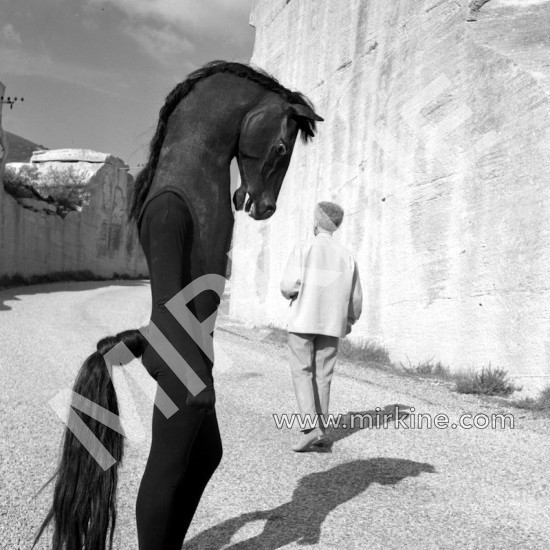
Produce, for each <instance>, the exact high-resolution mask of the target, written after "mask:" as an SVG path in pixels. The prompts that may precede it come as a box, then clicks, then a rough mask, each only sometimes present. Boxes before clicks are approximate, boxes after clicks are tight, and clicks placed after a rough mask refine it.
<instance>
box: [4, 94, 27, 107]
mask: <svg viewBox="0 0 550 550" xmlns="http://www.w3.org/2000/svg"><path fill="white" fill-rule="evenodd" d="M16 101H25V98H24V97H22V98H20V99H18V98H17V97H14V98H11V97H9V96H8V97H7V98H6V99H4V96H1V97H0V103H2V104H7V105H9V106H10V109H13V104H14V103H15V102H16Z"/></svg>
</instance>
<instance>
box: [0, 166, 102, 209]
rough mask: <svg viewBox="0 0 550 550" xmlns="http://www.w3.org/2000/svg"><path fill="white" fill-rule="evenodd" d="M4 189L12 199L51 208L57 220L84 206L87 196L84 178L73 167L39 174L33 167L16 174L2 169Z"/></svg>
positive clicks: (87, 188) (87, 189) (7, 167)
mask: <svg viewBox="0 0 550 550" xmlns="http://www.w3.org/2000/svg"><path fill="white" fill-rule="evenodd" d="M4 189H5V190H6V192H8V193H9V194H10V195H12V196H13V197H15V198H19V199H21V198H29V199H39V200H44V201H46V202H48V203H50V204H55V205H56V206H57V213H58V214H60V215H61V216H64V215H65V214H67V213H68V212H69V211H72V210H78V209H80V208H81V207H82V206H84V205H85V204H88V203H89V200H90V196H91V190H90V186H89V183H88V175H87V174H86V173H84V172H82V171H79V170H77V169H76V168H75V167H74V166H70V167H69V168H67V169H62V170H58V169H55V168H53V167H50V168H49V169H48V170H47V171H46V172H45V173H42V174H41V173H40V171H39V170H38V169H37V168H36V167H35V166H22V167H21V169H20V170H19V171H16V170H15V169H13V168H11V167H10V166H6V170H5V174H4ZM44 195H47V196H44Z"/></svg>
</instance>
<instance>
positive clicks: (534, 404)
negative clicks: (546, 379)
mask: <svg viewBox="0 0 550 550" xmlns="http://www.w3.org/2000/svg"><path fill="white" fill-rule="evenodd" d="M512 405H513V406H514V407H518V408H519V409H528V410H530V411H544V412H549V413H550V386H548V387H547V388H545V389H544V390H542V392H541V394H540V395H539V396H538V397H537V398H536V399H534V398H533V397H525V398H524V399H519V400H517V401H513V402H512Z"/></svg>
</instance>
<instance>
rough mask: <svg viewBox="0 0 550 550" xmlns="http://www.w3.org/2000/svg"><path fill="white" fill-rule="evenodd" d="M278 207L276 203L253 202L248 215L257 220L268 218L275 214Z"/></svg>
mask: <svg viewBox="0 0 550 550" xmlns="http://www.w3.org/2000/svg"><path fill="white" fill-rule="evenodd" d="M276 209H277V207H276V206H275V205H274V204H264V203H260V204H259V205H257V204H256V203H255V202H253V203H252V206H251V208H250V212H249V213H248V215H249V216H250V217H251V218H253V219H255V220H267V219H268V218H271V216H273V214H274V213H275V210H276Z"/></svg>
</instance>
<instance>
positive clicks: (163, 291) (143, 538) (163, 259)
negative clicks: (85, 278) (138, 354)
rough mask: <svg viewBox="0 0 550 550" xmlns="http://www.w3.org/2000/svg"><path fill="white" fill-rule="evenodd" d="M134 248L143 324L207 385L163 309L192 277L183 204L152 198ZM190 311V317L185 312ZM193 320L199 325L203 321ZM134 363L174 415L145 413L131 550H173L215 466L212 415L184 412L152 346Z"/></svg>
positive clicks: (206, 368)
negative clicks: (145, 302) (147, 422)
mask: <svg viewBox="0 0 550 550" xmlns="http://www.w3.org/2000/svg"><path fill="white" fill-rule="evenodd" d="M139 240H140V243H141V246H142V248H143V251H144V253H145V257H146V259H147V264H148V267H149V274H150V278H151V291H152V314H151V321H152V322H154V323H155V325H156V326H157V327H158V328H159V329H160V330H161V332H162V333H163V334H164V335H165V336H166V338H167V339H168V340H169V342H170V343H171V344H172V345H173V346H174V347H175V348H176V349H177V351H178V352H179V353H180V354H181V355H182V356H183V357H184V358H185V360H186V361H187V363H188V364H189V365H190V366H191V367H192V368H193V370H194V371H195V372H196V373H197V374H198V375H199V376H200V378H201V379H202V380H203V381H204V382H205V383H206V384H208V383H210V382H211V380H212V378H211V376H212V375H211V370H212V364H211V362H210V361H209V360H208V358H207V357H206V356H205V355H204V354H203V353H202V351H201V350H200V349H199V348H198V346H197V345H196V344H195V343H194V341H193V340H192V339H191V337H190V336H189V335H188V334H187V333H186V331H185V330H184V329H183V328H182V327H181V326H180V325H179V323H178V322H177V321H176V320H175V319H174V317H173V316H172V315H171V314H170V312H169V311H168V310H167V309H166V308H165V307H164V304H165V303H166V302H167V301H168V300H170V298H172V297H173V296H174V295H175V294H177V293H178V291H180V290H181V289H182V288H184V287H185V286H186V285H187V284H188V283H189V282H191V281H192V280H193V279H194V278H196V277H197V276H198V275H200V272H197V263H198V262H196V261H194V258H193V254H192V249H193V245H192V243H193V222H192V219H191V215H190V213H189V210H188V208H187V206H186V204H185V202H184V201H183V200H182V199H181V198H179V197H178V196H177V195H176V194H174V193H172V192H169V191H164V192H161V193H160V194H158V195H156V196H155V197H154V198H152V199H151V200H150V201H149V202H148V204H147V205H146V206H145V209H144V212H143V218H142V220H141V226H140V231H139ZM206 294H209V293H205V295H206ZM211 300H212V299H211V298H210V303H211ZM195 302H196V304H195V307H196V308H200V309H202V308H201V307H200V305H198V301H197V300H196V301H195ZM190 308H191V309H192V310H193V311H195V312H196V309H194V307H193V304H192V305H191V306H190ZM200 313H201V315H198V317H199V320H201V319H200V318H201V317H202V318H204V317H205V316H206V315H207V314H208V312H204V311H200ZM142 362H143V364H144V366H145V367H146V369H147V371H148V372H149V374H150V375H151V376H152V377H153V378H155V379H156V380H157V382H158V384H159V386H160V387H161V388H162V389H163V390H164V391H165V392H166V394H168V396H169V397H170V399H172V401H173V402H174V403H175V404H176V406H177V407H178V411H177V412H176V413H175V414H174V415H173V416H171V417H170V418H166V417H165V415H164V413H163V412H161V410H159V408H158V407H156V406H155V409H154V412H153V435H152V443H151V451H150V454H149V458H148V460H147V466H146V468H145V473H144V475H143V479H142V481H141V485H140V488H139V494H138V499H137V505H136V517H137V528H138V538H139V550H180V549H181V546H182V544H183V539H184V537H185V534H186V533H187V529H188V527H189V524H190V523H191V520H192V518H193V515H194V513H195V510H196V508H197V506H198V503H199V500H200V498H201V495H202V493H203V491H204V488H205V487H206V485H207V483H208V481H209V479H210V477H211V476H212V474H213V473H214V471H215V470H216V468H217V466H218V464H219V462H220V460H221V456H222V445H221V439H220V432H219V429H218V421H217V418H216V413H215V411H213V412H212V413H210V414H206V415H204V414H201V413H199V412H198V411H197V410H196V409H193V408H190V407H188V406H187V405H186V398H187V395H188V390H187V388H186V387H185V386H184V385H183V384H182V382H181V381H180V380H179V378H178V377H177V376H176V374H174V372H173V371H172V369H171V368H170V367H169V366H168V365H167V364H166V363H165V362H164V361H163V360H162V359H161V358H160V356H159V355H158V354H157V353H156V351H155V350H154V349H153V347H152V346H147V348H146V350H145V353H144V354H143V357H142Z"/></svg>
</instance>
